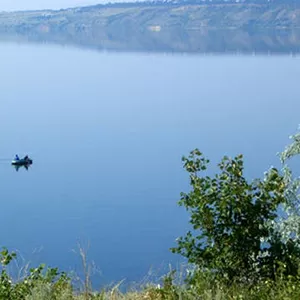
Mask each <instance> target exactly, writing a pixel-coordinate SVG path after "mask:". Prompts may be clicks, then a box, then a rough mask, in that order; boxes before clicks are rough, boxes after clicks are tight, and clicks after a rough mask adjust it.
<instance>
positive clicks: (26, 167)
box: [13, 165, 31, 172]
mask: <svg viewBox="0 0 300 300" xmlns="http://www.w3.org/2000/svg"><path fill="white" fill-rule="evenodd" d="M30 166H31V165H22V166H13V167H14V168H15V169H16V171H17V172H19V169H23V168H24V169H25V170H26V171H28V170H29V168H30Z"/></svg>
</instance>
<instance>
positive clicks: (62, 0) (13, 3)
mask: <svg viewBox="0 0 300 300" xmlns="http://www.w3.org/2000/svg"><path fill="white" fill-rule="evenodd" d="M123 1H124V0H123ZM105 2H122V0H121V1H106V0H0V11H3V10H27V9H46V8H52V9H59V8H66V7H74V6H84V5H91V4H98V3H105Z"/></svg>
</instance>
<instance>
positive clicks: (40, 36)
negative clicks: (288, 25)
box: [0, 26, 300, 55]
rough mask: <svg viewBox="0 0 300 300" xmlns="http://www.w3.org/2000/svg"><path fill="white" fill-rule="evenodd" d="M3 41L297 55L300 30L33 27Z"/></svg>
mask: <svg viewBox="0 0 300 300" xmlns="http://www.w3.org/2000/svg"><path fill="white" fill-rule="evenodd" d="M0 41H2V42H4V41H15V42H34V43H52V44H60V45H69V46H77V47H83V48H89V49H94V50H98V51H120V52H128V51H129V52H164V53H194V54H214V53H215V54H251V55H256V54H267V55H272V54H297V53H300V30H299V29H298V30H296V29H295V30H250V29H248V30H243V29H231V30H229V29H225V30H216V29H215V30H213V29H205V28H203V29H200V30H199V29H194V30H191V29H185V28H181V27H172V28H162V29H161V30H160V31H156V30H151V28H148V29H147V30H142V31H141V30H138V29H137V28H132V27H130V26H129V27H128V28H126V33H124V31H123V30H117V29H115V28H110V27H107V28H103V29H102V30H98V31H97V30H94V29H93V28H90V29H89V30H88V31H78V32H75V33H70V32H68V31H67V30H57V31H53V32H51V31H50V32H44V31H38V30H33V29H28V30H26V29H22V30H18V29H13V28H10V29H5V30H3V29H1V28H0Z"/></svg>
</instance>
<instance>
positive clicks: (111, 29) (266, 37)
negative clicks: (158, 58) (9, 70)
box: [0, 0, 300, 53]
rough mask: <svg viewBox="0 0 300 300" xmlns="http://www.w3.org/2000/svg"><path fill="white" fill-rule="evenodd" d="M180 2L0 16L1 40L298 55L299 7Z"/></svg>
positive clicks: (111, 48) (113, 48)
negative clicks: (2, 38)
mask: <svg viewBox="0 0 300 300" xmlns="http://www.w3.org/2000/svg"><path fill="white" fill-rule="evenodd" d="M182 1H183V0H182ZM182 1H180V3H175V2H171V3H169V2H168V3H157V2H153V3H152V2H151V3H150V2H145V3H142V2H140V3H132V2H131V3H113V4H100V5H93V6H86V7H78V8H70V9H62V10H42V11H25V12H24V11H22V12H6V13H0V35H1V36H2V37H5V38H7V37H9V38H10V39H14V40H23V41H27V42H38V43H45V42H46V43H53V44H63V45H74V46H77V47H81V48H90V49H97V50H100V51H131V52H132V51H136V52H140V51H146V52H169V53H170V52H171V53H173V52H176V53H182V52H188V53H207V52H208V53H209V52H212V53H219V52H220V53H227V52H235V51H240V52H244V53H247V52H261V53H268V52H274V53H290V52H292V53H298V52H300V34H299V31H300V3H299V4H295V3H294V2H293V1H289V3H288V4H287V3H285V4H282V3H269V4H266V3H263V4H258V3H254V2H255V1H254V0H253V1H251V3H250V2H249V3H248V2H247V3H226V4H220V3H213V4H207V3H203V4H197V3H193V4H192V5H191V4H189V2H185V4H182V3H183V2H182ZM257 1H258V0H257ZM261 1H264V0H261Z"/></svg>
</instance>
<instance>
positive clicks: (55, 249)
mask: <svg viewBox="0 0 300 300" xmlns="http://www.w3.org/2000/svg"><path fill="white" fill-rule="evenodd" d="M0 55H1V72H0V91H1V102H0V137H1V148H0V179H1V189H0V199H1V218H0V228H1V244H2V245H5V246H7V247H9V248H10V249H18V250H19V251H20V252H21V253H22V255H24V257H25V259H27V260H31V261H33V262H36V263H37V262H47V263H48V264H49V265H51V266H58V267H60V268H62V269H64V270H70V269H72V270H74V269H75V270H79V269H80V260H79V257H78V255H76V254H74V253H73V251H72V249H76V248H77V242H78V241H81V242H83V244H84V245H85V244H86V243H87V241H89V243H90V250H89V258H90V260H93V261H94V262H95V264H96V265H97V266H98V268H99V269H100V270H101V272H102V274H101V276H100V277H99V278H100V279H99V278H98V279H99V281H101V282H102V283H103V282H106V283H107V282H111V281H112V280H114V281H117V280H121V279H123V278H126V279H127V281H129V282H130V281H133V280H140V279H142V277H143V276H144V275H146V274H147V271H148V270H149V269H150V267H151V266H153V267H154V268H161V267H162V266H165V265H166V264H167V263H168V262H173V263H174V262H176V261H177V260H178V259H179V258H178V257H176V256H174V255H172V254H170V252H169V248H170V247H172V246H174V245H175V239H176V237H178V236H179V235H182V234H184V233H185V232H186V230H187V229H188V216H187V215H186V214H185V211H184V209H183V208H179V207H178V206H177V204H176V202H177V200H178V199H179V193H180V192H181V191H187V190H188V179H187V177H186V174H185V173H184V171H183V170H182V166H181V156H182V155H184V154H188V152H189V151H190V150H192V149H193V148H195V147H199V148H200V149H201V150H202V151H203V152H204V153H205V154H206V155H207V156H208V157H209V158H211V159H212V161H213V163H216V162H217V161H218V160H219V159H220V158H221V156H222V155H224V154H228V155H235V154H239V153H243V154H244V155H245V160H246V168H247V169H246V172H247V176H249V177H251V178H252V177H259V176H261V175H262V173H263V172H264V171H265V170H266V169H268V168H269V167H270V166H271V165H278V158H277V157H276V153H277V152H278V151H281V150H282V149H283V147H284V146H285V145H286V144H287V143H288V136H289V135H290V134H292V133H294V132H295V130H296V129H297V126H298V124H299V123H300V117H299V111H300V98H299V78H300V59H299V58H297V57H290V56H281V57H279V56H278V57H277V56H274V57H268V56H256V57H255V56H184V55H177V56H172V55H147V54H144V55H142V54H109V53H97V52H92V51H82V50H76V49H70V48H69V49H68V48H62V47H50V46H36V45H32V46H28V45H26V46H24V45H17V44H1V45H0ZM16 153H18V154H19V155H20V156H22V155H25V154H29V155H30V156H32V158H33V159H34V164H33V166H32V167H31V168H30V169H29V171H26V170H25V169H20V170H19V172H16V170H15V169H14V168H12V167H11V166H10V163H9V161H10V160H11V159H12V158H13V156H14V155H15V154H16ZM212 170H215V168H213V169H212Z"/></svg>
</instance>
